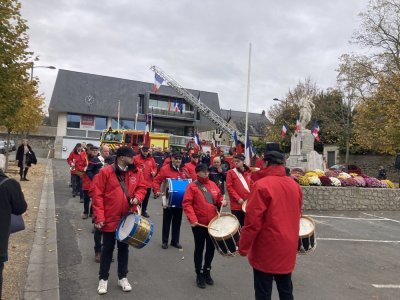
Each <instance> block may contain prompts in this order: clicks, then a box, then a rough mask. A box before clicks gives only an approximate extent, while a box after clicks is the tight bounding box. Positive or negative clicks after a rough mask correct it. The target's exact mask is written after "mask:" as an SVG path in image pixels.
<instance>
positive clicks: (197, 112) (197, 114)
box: [196, 111, 200, 120]
mask: <svg viewBox="0 0 400 300" xmlns="http://www.w3.org/2000/svg"><path fill="white" fill-rule="evenodd" d="M196 120H200V112H199V111H196Z"/></svg>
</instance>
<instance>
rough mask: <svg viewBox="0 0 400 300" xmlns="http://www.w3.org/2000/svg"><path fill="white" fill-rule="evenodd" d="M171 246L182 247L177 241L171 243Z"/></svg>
mask: <svg viewBox="0 0 400 300" xmlns="http://www.w3.org/2000/svg"><path fill="white" fill-rule="evenodd" d="M171 246H172V247H175V248H177V249H182V245H181V244H179V243H171Z"/></svg>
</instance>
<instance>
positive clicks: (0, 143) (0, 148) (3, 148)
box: [0, 141, 6, 154]
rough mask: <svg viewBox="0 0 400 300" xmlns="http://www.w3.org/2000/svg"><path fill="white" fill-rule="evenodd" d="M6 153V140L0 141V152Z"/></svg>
mask: <svg viewBox="0 0 400 300" xmlns="http://www.w3.org/2000/svg"><path fill="white" fill-rule="evenodd" d="M4 153H6V142H5V141H0V154H4Z"/></svg>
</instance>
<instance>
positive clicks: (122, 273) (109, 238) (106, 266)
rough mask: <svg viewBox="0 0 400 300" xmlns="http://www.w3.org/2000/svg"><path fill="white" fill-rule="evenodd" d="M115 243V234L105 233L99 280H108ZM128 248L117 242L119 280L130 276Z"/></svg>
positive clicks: (126, 245)
mask: <svg viewBox="0 0 400 300" xmlns="http://www.w3.org/2000/svg"><path fill="white" fill-rule="evenodd" d="M115 241H116V239H115V233H114V232H103V249H102V251H101V259H100V271H99V279H103V280H108V276H109V275H110V274H109V272H110V266H111V260H112V256H113V252H114V247H115ZM128 247H129V245H128V244H125V243H122V242H120V241H117V248H118V256H117V259H118V278H119V279H122V278H125V277H126V275H127V274H128V256H129V248H128Z"/></svg>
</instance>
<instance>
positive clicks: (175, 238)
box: [162, 207, 182, 244]
mask: <svg viewBox="0 0 400 300" xmlns="http://www.w3.org/2000/svg"><path fill="white" fill-rule="evenodd" d="M171 223H172V237H171V243H172V244H178V243H179V235H180V232H181V223H182V208H178V207H167V208H164V209H163V224H162V242H163V243H168V239H169V231H170V228H171Z"/></svg>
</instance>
